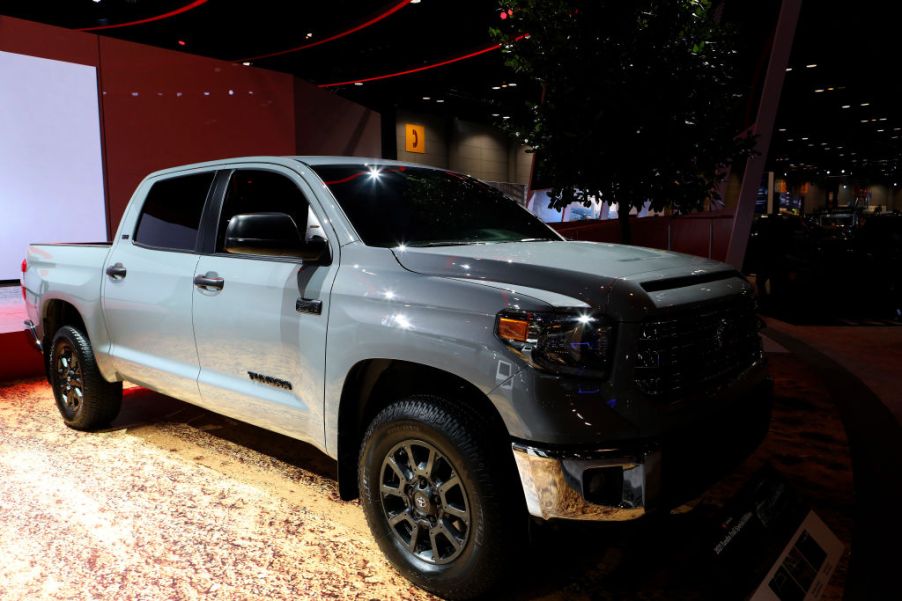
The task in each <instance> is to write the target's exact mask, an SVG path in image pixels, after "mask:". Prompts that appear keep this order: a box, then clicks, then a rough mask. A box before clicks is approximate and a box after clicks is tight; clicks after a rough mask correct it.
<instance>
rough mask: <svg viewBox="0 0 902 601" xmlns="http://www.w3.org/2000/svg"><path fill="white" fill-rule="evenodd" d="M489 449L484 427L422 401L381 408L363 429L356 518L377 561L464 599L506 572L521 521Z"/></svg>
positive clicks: (514, 493) (518, 502)
mask: <svg viewBox="0 0 902 601" xmlns="http://www.w3.org/2000/svg"><path fill="white" fill-rule="evenodd" d="M498 442H499V439H498V437H494V439H493V437H491V436H490V435H489V432H488V429H487V428H486V426H485V420H480V419H479V418H478V416H476V415H474V414H471V413H470V411H468V410H466V409H463V408H461V407H459V406H457V405H455V404H453V403H450V402H448V401H447V400H445V399H441V398H438V397H432V396H413V397H409V398H407V399H404V400H401V401H398V402H396V403H394V404H392V405H389V406H388V407H386V408H385V409H383V410H382V411H381V412H380V413H379V414H378V415H377V416H376V417H375V419H374V420H373V422H372V423H371V424H370V426H369V428H368V430H367V432H366V435H365V436H364V440H363V445H362V448H361V453H360V461H359V473H358V477H359V484H360V491H361V498H362V501H363V506H364V512H365V513H366V518H367V522H368V523H369V526H370V529H371V530H372V532H373V534H374V536H375V537H376V540H377V541H378V543H379V546H380V547H381V548H382V551H383V552H384V553H385V555H386V557H388V559H389V561H391V562H392V564H394V566H395V567H396V568H397V569H398V571H400V572H401V573H402V574H403V575H404V576H405V577H407V578H408V579H409V580H411V581H412V582H414V583H415V584H417V585H418V586H421V587H422V588H425V589H427V590H429V591H432V592H433V593H436V594H439V595H441V596H443V597H447V598H453V599H469V598H473V597H477V596H480V595H484V594H485V593H487V592H489V591H491V590H492V589H494V588H495V587H496V586H497V585H498V584H499V583H500V582H501V581H502V579H503V578H504V576H505V575H506V573H507V571H508V568H509V567H510V564H511V560H512V558H513V557H514V556H515V555H516V552H517V549H518V545H519V543H520V542H522V541H523V540H525V534H526V519H525V509H524V504H523V500H522V494H521V493H520V491H519V489H516V488H515V487H514V479H513V478H512V477H511V475H512V474H511V470H512V469H513V468H512V466H511V465H510V462H509V461H506V459H508V460H509V455H510V450H509V448H507V449H505V448H503V447H504V445H503V444H501V445H499V444H498ZM505 451H506V455H505Z"/></svg>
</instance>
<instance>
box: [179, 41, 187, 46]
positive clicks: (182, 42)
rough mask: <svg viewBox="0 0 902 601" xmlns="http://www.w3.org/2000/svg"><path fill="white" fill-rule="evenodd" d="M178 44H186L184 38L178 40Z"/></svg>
mask: <svg viewBox="0 0 902 601" xmlns="http://www.w3.org/2000/svg"><path fill="white" fill-rule="evenodd" d="M178 44H179V46H185V45H187V42H185V40H179V42H178Z"/></svg>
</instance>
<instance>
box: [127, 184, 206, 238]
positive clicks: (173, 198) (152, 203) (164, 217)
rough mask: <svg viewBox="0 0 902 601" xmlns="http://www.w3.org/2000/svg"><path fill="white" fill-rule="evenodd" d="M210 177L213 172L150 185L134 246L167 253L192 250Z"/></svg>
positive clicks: (136, 230)
mask: <svg viewBox="0 0 902 601" xmlns="http://www.w3.org/2000/svg"><path fill="white" fill-rule="evenodd" d="M213 176H214V173H213V172H209V173H198V174H195V175H182V176H179V177H171V178H167V179H164V180H160V181H158V182H156V183H154V184H153V186H151V188H150V191H149V192H148V193H147V198H146V199H145V200H144V206H143V207H142V208H141V215H140V216H139V217H138V227H137V228H136V229H135V238H134V239H135V242H138V243H140V244H146V245H147V246H153V247H155V248H163V249H169V250H189V251H193V250H195V247H196V245H197V230H198V229H199V228H200V216H201V214H202V213H203V211H204V203H205V202H206V200H207V193H208V192H209V191H210V184H211V183H212V182H213Z"/></svg>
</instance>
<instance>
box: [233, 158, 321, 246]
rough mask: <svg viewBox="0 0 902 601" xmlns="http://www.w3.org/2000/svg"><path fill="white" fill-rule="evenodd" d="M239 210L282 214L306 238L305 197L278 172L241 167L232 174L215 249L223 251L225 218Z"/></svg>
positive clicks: (307, 225)
mask: <svg viewBox="0 0 902 601" xmlns="http://www.w3.org/2000/svg"><path fill="white" fill-rule="evenodd" d="M242 213H286V214H288V215H290V216H291V218H292V219H294V223H295V224H296V225H297V226H298V231H299V232H300V234H301V235H304V234H305V232H308V235H307V236H306V238H309V237H310V236H309V230H310V226H311V224H310V223H308V213H309V207H308V204H307V198H306V197H305V196H304V193H303V192H301V190H300V189H299V188H298V186H297V184H295V183H294V182H293V181H291V180H290V179H288V178H287V177H285V176H284V175H281V174H279V173H275V172H273V171H257V170H253V169H242V170H239V171H236V172H235V173H233V174H232V177H231V179H230V180H229V187H228V190H227V191H226V196H225V201H224V202H223V205H222V214H221V215H220V219H219V233H218V235H217V237H216V252H222V250H223V243H224V242H225V232H226V228H227V227H228V225H229V220H230V219H231V218H232V217H234V216H235V215H240V214H242ZM313 226H314V227H317V226H316V225H315V224H314V225H313Z"/></svg>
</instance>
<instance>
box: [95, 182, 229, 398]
mask: <svg viewBox="0 0 902 601" xmlns="http://www.w3.org/2000/svg"><path fill="white" fill-rule="evenodd" d="M214 176H215V172H214V171H204V172H193V173H189V174H186V175H179V176H176V177H172V176H167V177H165V178H161V179H158V180H156V181H153V182H151V183H150V189H149V191H148V192H147V194H146V197H145V201H144V203H143V205H142V207H141V209H140V213H139V215H138V216H137V219H136V220H135V221H134V223H135V225H134V227H133V228H131V229H130V231H125V230H123V231H122V232H121V236H120V239H119V240H117V241H116V243H115V244H114V245H113V248H112V251H111V252H110V256H109V258H108V259H107V263H106V265H105V267H104V269H105V272H106V273H105V274H104V276H103V279H104V283H103V289H102V295H101V296H102V303H103V305H102V306H103V314H104V318H105V320H106V323H107V327H108V328H109V332H110V339H111V341H112V346H111V349H110V353H111V356H112V357H113V363H114V367H115V369H116V370H117V371H118V372H119V373H120V374H121V375H122V376H123V377H124V378H125V379H126V380H129V381H132V382H135V383H137V384H141V385H144V386H147V387H148V388H152V389H154V390H158V391H160V392H162V393H164V394H168V395H170V396H174V397H176V398H179V399H182V400H185V401H188V402H194V403H196V402H198V401H199V400H200V393H199V391H198V388H197V376H198V373H199V371H200V364H199V362H198V358H197V350H196V348H195V344H194V333H193V329H192V314H191V305H192V302H193V297H194V285H193V283H192V280H193V278H194V273H195V267H196V266H197V260H198V257H199V255H198V250H197V249H198V242H199V241H198V232H199V231H200V229H201V228H200V225H201V216H202V214H203V211H204V206H205V203H206V200H207V197H208V196H210V190H211V189H212V183H213V179H214ZM145 185H147V184H145Z"/></svg>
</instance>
